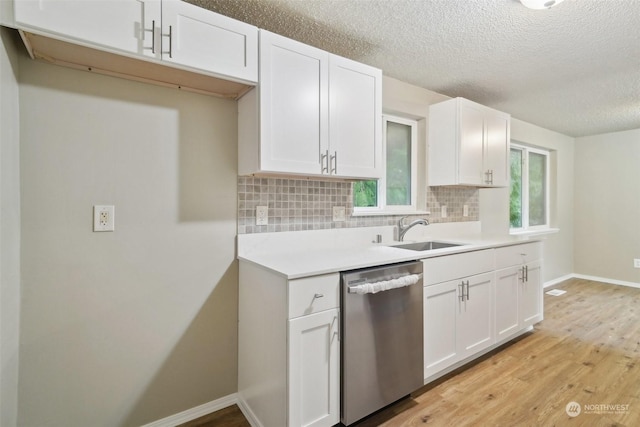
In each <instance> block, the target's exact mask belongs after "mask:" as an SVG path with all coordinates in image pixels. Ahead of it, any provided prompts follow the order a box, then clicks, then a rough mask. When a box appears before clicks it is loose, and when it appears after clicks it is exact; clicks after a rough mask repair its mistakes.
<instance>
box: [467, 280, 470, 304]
mask: <svg viewBox="0 0 640 427" xmlns="http://www.w3.org/2000/svg"><path fill="white" fill-rule="evenodd" d="M470 299H471V294H470V293H469V281H468V280H467V301H469V300H470Z"/></svg>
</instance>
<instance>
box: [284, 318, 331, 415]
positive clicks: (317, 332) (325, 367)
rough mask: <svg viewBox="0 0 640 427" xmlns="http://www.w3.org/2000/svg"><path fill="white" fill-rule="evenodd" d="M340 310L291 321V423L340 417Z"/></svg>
mask: <svg viewBox="0 0 640 427" xmlns="http://www.w3.org/2000/svg"><path fill="white" fill-rule="evenodd" d="M338 319H339V311H338V309H333V310H327V311H323V312H320V313H316V314H312V315H309V316H303V317H300V318H297V319H294V320H290V321H289V426H291V427H293V426H301V427H302V426H313V427H324V426H326V427H329V426H333V425H334V424H336V423H338V421H340V419H339V415H340V409H339V408H340V406H339V405H340V402H339V400H338V396H339V394H338V393H339V391H338V387H339V378H340V377H339V369H340V360H339V357H340V347H339V346H340V344H339V340H338V338H339V335H338V334H339V333H340V332H339V320H338Z"/></svg>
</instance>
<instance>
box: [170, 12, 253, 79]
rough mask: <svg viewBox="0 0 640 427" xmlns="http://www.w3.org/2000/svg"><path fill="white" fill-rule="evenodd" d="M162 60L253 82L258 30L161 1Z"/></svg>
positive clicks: (217, 16) (213, 14)
mask: <svg viewBox="0 0 640 427" xmlns="http://www.w3.org/2000/svg"><path fill="white" fill-rule="evenodd" d="M162 59H163V60H164V61H169V62H174V63H177V64H181V65H186V66H189V67H193V68H199V69H201V70H205V71H213V72H216V73H219V74H224V75H228V76H233V77H236V78H240V79H244V80H249V81H256V80H257V74H258V29H257V28H256V27H254V26H252V25H248V24H246V23H244V22H241V21H236V20H234V19H230V18H228V17H226V16H223V15H219V14H217V13H213V12H211V11H209V10H207V9H203V8H200V7H197V6H194V5H192V4H189V3H185V2H182V1H176V0H163V2H162Z"/></svg>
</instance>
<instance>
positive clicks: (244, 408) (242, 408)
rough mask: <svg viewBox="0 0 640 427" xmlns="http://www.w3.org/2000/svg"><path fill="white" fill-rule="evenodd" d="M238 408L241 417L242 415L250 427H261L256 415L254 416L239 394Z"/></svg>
mask: <svg viewBox="0 0 640 427" xmlns="http://www.w3.org/2000/svg"><path fill="white" fill-rule="evenodd" d="M238 408H240V411H241V412H242V415H244V417H245V418H246V419H247V421H248V422H249V425H251V427H262V423H260V421H259V420H258V417H256V414H254V413H253V411H252V410H251V408H250V407H249V405H247V402H246V401H245V400H244V398H243V397H242V394H241V393H238Z"/></svg>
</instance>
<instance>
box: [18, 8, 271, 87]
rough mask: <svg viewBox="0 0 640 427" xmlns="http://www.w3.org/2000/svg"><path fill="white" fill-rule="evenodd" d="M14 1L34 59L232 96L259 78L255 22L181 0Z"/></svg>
mask: <svg viewBox="0 0 640 427" xmlns="http://www.w3.org/2000/svg"><path fill="white" fill-rule="evenodd" d="M13 7H14V21H13V24H14V26H15V27H16V28H18V29H19V30H21V34H22V36H23V40H24V41H25V44H26V45H27V48H28V49H29V51H30V54H31V56H32V57H34V58H37V59H43V60H45V61H48V62H52V63H56V64H59V65H65V66H69V67H73V68H79V69H85V70H90V71H97V72H102V73H104V74H109V75H116V76H119V77H124V78H129V79H133V80H142V81H148V82H152V83H157V84H161V85H166V86H174V87H179V88H184V89H191V90H194V91H196V92H203V93H209V94H214V95H220V96H223V97H227V98H238V97H240V96H241V95H242V94H244V93H245V92H246V91H247V90H248V89H249V88H250V87H251V86H253V85H254V84H255V83H256V82H257V78H258V29H257V28H256V27H254V26H252V25H249V24H246V23H244V22H240V21H236V20H234V19H231V18H228V17H226V16H223V15H219V14H217V13H214V12H211V11H209V10H206V9H202V8H200V7H197V6H194V5H192V4H189V3H185V2H183V1H180V0H120V1H109V0H93V1H77V0H14V3H13ZM196 74H199V75H202V77H199V78H198V77H196V78H194V75H196ZM226 82H228V84H226Z"/></svg>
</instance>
